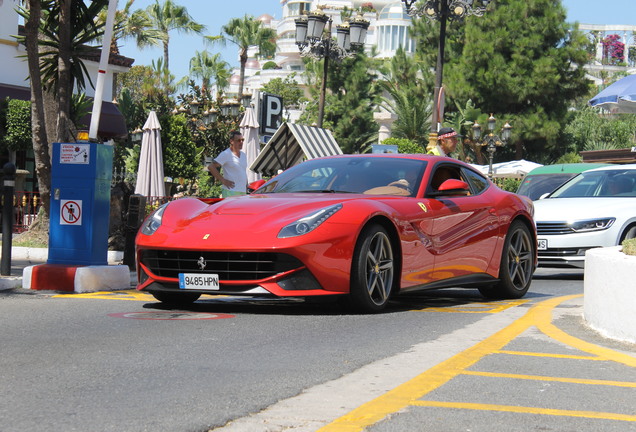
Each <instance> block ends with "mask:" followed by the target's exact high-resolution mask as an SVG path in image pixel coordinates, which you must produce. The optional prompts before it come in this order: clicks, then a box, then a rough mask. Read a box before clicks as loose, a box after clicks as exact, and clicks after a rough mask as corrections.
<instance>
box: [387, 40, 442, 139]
mask: <svg viewBox="0 0 636 432" xmlns="http://www.w3.org/2000/svg"><path fill="white" fill-rule="evenodd" d="M385 69H386V70H385V71H384V73H383V75H384V79H383V80H381V81H380V86H381V88H382V89H383V90H384V92H385V96H384V97H383V98H382V99H383V104H382V105H383V107H384V108H385V109H387V110H388V111H389V112H391V113H393V114H396V115H397V117H398V119H397V121H396V122H395V123H394V124H393V135H394V136H395V137H396V138H408V139H410V140H411V141H413V142H416V143H418V144H420V145H423V146H424V147H426V144H427V142H428V135H429V129H430V123H429V118H430V117H431V113H432V101H431V96H430V93H431V92H430V91H429V89H428V87H427V85H426V84H425V81H424V80H423V79H422V76H425V73H426V70H425V68H423V67H422V64H421V62H418V61H417V60H415V59H413V58H412V57H409V56H408V55H406V52H405V51H404V50H403V49H402V47H400V48H398V50H397V51H396V53H395V56H394V57H393V58H392V59H391V60H389V61H388V62H387V65H386V66H385Z"/></svg>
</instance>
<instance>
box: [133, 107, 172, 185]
mask: <svg viewBox="0 0 636 432" xmlns="http://www.w3.org/2000/svg"><path fill="white" fill-rule="evenodd" d="M143 130H144V133H143V137H142V139H141V154H140V156H139V169H138V170H137V184H136V186H135V193H136V194H138V195H144V196H146V197H162V196H164V195H165V194H166V188H165V185H164V182H163V154H162V150H161V125H160V124H159V119H158V118H157V113H156V112H154V111H150V114H149V115H148V119H147V120H146V123H145V124H144V127H143Z"/></svg>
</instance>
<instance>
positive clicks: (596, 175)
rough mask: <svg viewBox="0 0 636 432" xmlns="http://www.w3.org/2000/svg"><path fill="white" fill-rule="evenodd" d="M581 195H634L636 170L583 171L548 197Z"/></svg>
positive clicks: (578, 196)
mask: <svg viewBox="0 0 636 432" xmlns="http://www.w3.org/2000/svg"><path fill="white" fill-rule="evenodd" d="M581 197H636V170H625V169H616V170H604V171H588V172H584V173H581V174H579V175H578V176H576V177H574V178H573V179H572V180H570V181H569V182H567V183H565V184H564V185H563V186H561V187H560V188H558V189H557V190H555V191H554V192H553V193H552V195H550V198H581Z"/></svg>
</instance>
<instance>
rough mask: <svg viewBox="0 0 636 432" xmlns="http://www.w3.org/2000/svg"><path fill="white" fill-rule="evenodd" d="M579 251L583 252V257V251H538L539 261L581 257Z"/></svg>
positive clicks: (569, 249)
mask: <svg viewBox="0 0 636 432" xmlns="http://www.w3.org/2000/svg"><path fill="white" fill-rule="evenodd" d="M581 251H583V255H585V249H579V248H577V249H572V248H550V249H548V250H543V251H539V259H541V258H546V259H547V258H557V257H564V258H565V257H575V256H581Z"/></svg>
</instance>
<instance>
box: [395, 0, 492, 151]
mask: <svg viewBox="0 0 636 432" xmlns="http://www.w3.org/2000/svg"><path fill="white" fill-rule="evenodd" d="M402 3H404V6H405V7H406V11H407V13H408V14H409V15H411V16H418V17H422V16H425V17H427V18H428V19H430V20H433V21H439V22H440V29H439V45H438V50H437V65H436V66H435V90H434V94H433V115H432V118H431V133H430V135H429V147H434V146H435V145H437V131H438V130H439V124H440V123H441V121H442V120H443V119H440V118H439V117H440V114H441V113H440V112H439V103H440V100H439V96H440V92H441V89H442V82H443V77H444V48H445V41H446V23H447V21H449V20H450V21H458V22H461V21H462V20H463V19H464V18H465V17H467V16H469V15H474V16H483V14H484V13H485V12H486V8H487V7H488V4H489V3H491V0H427V1H425V2H422V1H418V0H402Z"/></svg>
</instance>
